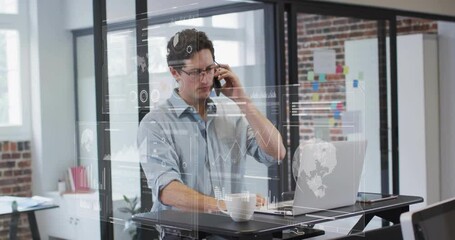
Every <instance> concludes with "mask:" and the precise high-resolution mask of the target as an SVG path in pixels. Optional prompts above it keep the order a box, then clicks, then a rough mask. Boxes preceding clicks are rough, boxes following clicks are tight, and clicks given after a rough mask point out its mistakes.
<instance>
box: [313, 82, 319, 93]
mask: <svg viewBox="0 0 455 240" xmlns="http://www.w3.org/2000/svg"><path fill="white" fill-rule="evenodd" d="M318 90H319V82H316V81H314V82H313V91H315V92H317V91H318Z"/></svg>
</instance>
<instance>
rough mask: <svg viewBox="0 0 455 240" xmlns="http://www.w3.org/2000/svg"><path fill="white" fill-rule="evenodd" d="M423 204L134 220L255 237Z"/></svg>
mask: <svg viewBox="0 0 455 240" xmlns="http://www.w3.org/2000/svg"><path fill="white" fill-rule="evenodd" d="M422 201H423V198H421V197H414V196H398V197H397V198H396V199H391V200H386V201H381V202H375V203H356V204H354V205H351V206H346V207H340V208H336V209H331V210H329V211H320V212H315V213H311V215H312V216H307V215H300V216H277V215H269V214H262V213H255V214H254V216H253V218H252V220H250V221H248V222H242V223H236V222H234V221H232V219H231V218H230V217H229V216H227V215H224V214H222V213H212V214H209V213H200V212H183V211H175V210H166V211H160V212H148V213H141V214H136V215H134V216H133V220H134V221H136V222H139V223H141V224H143V225H155V224H160V225H162V226H169V227H171V228H176V229H182V230H192V231H199V232H207V233H211V234H217V235H224V236H237V237H238V236H248V235H252V234H254V235H263V234H271V233H273V232H277V231H280V230H285V229H288V228H292V227H294V226H297V225H301V224H316V223H321V222H326V221H331V220H336V219H341V218H347V217H351V216H356V215H362V214H371V213H375V212H384V211H389V210H394V209H400V208H403V207H408V206H409V205H411V204H415V203H419V202H422ZM314 215H317V216H318V217H315V216H314Z"/></svg>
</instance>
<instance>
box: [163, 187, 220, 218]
mask: <svg viewBox="0 0 455 240" xmlns="http://www.w3.org/2000/svg"><path fill="white" fill-rule="evenodd" d="M160 200H161V202H162V203H164V204H166V205H169V206H173V207H176V208H179V209H182V210H188V211H203V212H214V211H219V209H218V206H217V200H216V199H215V198H213V197H209V196H206V195H204V194H201V193H199V192H197V191H195V190H193V189H191V188H189V187H188V186H186V185H184V184H182V183H181V182H178V181H173V182H171V183H169V184H168V185H167V186H166V187H164V188H163V189H162V190H161V193H160ZM220 207H221V208H222V209H224V208H225V207H224V202H223V201H220Z"/></svg>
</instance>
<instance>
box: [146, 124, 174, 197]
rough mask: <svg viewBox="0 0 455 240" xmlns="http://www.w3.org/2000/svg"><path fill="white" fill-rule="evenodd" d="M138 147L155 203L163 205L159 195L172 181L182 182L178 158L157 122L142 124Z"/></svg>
mask: <svg viewBox="0 0 455 240" xmlns="http://www.w3.org/2000/svg"><path fill="white" fill-rule="evenodd" d="M138 145H139V155H140V161H141V166H142V168H143V170H144V173H145V175H146V178H147V184H148V186H149V188H150V189H151V190H152V197H153V202H155V203H157V202H159V203H160V204H163V203H162V202H161V201H160V195H159V194H160V192H161V190H162V189H163V188H164V187H166V186H167V185H168V184H169V183H170V182H172V181H179V182H182V179H181V173H180V170H179V167H178V166H179V164H178V156H177V154H176V152H175V150H174V148H173V147H172V145H171V143H170V142H169V139H168V138H167V136H166V135H165V134H164V131H163V130H162V126H161V125H160V124H158V123H156V122H143V123H141V124H140V126H139V131H138ZM163 205H164V204H163Z"/></svg>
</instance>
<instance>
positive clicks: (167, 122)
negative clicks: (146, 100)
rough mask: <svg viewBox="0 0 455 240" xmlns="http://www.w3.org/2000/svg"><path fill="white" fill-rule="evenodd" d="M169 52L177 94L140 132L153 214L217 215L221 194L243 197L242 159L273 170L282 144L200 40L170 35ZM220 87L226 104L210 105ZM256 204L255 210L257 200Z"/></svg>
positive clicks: (191, 33)
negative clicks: (251, 159) (173, 211)
mask: <svg viewBox="0 0 455 240" xmlns="http://www.w3.org/2000/svg"><path fill="white" fill-rule="evenodd" d="M167 51H168V55H167V62H168V66H169V70H170V73H171V74H172V76H173V77H174V78H175V80H176V81H177V82H178V85H179V86H178V88H176V89H175V90H174V92H173V95H172V96H171V97H170V98H169V99H168V100H167V101H166V103H165V104H163V105H161V106H159V107H157V108H152V109H151V111H150V113H148V114H147V115H146V116H145V117H144V119H143V120H142V121H141V124H140V126H139V131H138V145H139V151H140V159H141V165H142V167H143V169H144V172H145V174H146V177H147V181H148V185H149V187H150V188H151V189H152V195H153V202H154V204H153V207H152V211H159V210H164V209H181V210H190V211H205V212H211V211H218V210H219V209H218V204H217V199H219V198H221V197H222V196H223V194H225V193H237V192H242V191H244V190H245V189H244V184H243V180H244V173H245V162H246V155H250V156H252V157H254V158H255V159H256V160H257V161H259V162H261V163H264V164H266V165H272V164H274V163H276V162H277V161H280V160H282V159H283V158H284V156H285V154H286V150H285V147H284V145H283V142H282V137H281V135H280V133H279V132H278V131H277V129H276V128H275V127H274V126H273V124H272V123H271V122H270V121H269V120H268V119H267V118H266V117H264V116H263V114H262V113H261V112H260V111H259V110H258V109H257V108H256V106H254V105H253V104H252V102H251V100H250V98H249V97H248V95H247V94H246V93H245V91H244V88H243V87H242V85H241V83H240V81H239V79H238V77H237V76H236V74H235V73H234V72H232V70H231V68H230V67H229V66H228V65H225V64H218V63H217V62H216V61H215V55H214V48H213V44H212V42H211V41H210V40H209V39H208V37H207V36H206V34H205V33H204V32H200V31H197V30H195V29H186V30H183V31H181V32H178V33H176V34H175V35H174V36H173V37H172V38H171V39H170V40H169V42H168V45H167ZM222 79H224V81H225V84H224V86H222V88H221V90H220V91H221V93H223V95H224V96H225V97H220V98H213V99H212V98H210V97H209V96H210V94H211V92H212V89H213V87H212V86H213V85H214V81H219V80H222ZM258 199H259V200H258V201H259V204H261V201H263V198H258ZM220 203H221V204H220V207H221V208H224V207H225V206H224V202H222V201H220Z"/></svg>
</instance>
